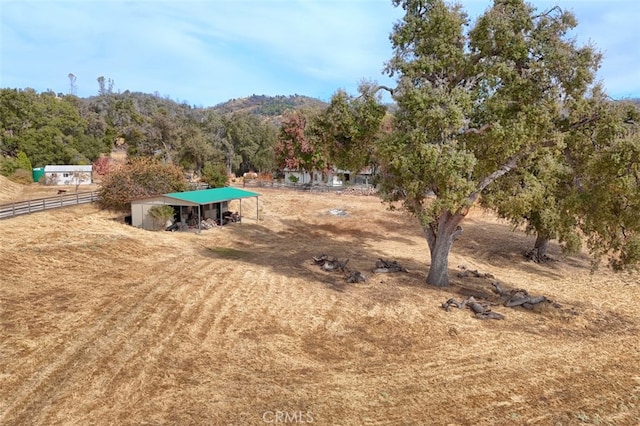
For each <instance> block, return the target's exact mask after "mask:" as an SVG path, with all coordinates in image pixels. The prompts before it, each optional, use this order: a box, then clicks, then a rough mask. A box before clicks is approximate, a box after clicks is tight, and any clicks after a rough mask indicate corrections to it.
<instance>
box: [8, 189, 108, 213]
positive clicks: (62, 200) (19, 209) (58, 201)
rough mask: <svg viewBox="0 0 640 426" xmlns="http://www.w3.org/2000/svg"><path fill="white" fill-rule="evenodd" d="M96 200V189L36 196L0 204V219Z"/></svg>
mask: <svg viewBox="0 0 640 426" xmlns="http://www.w3.org/2000/svg"><path fill="white" fill-rule="evenodd" d="M95 201H98V192H97V191H87V192H74V193H71V194H60V195H56V196H53V197H46V198H37V199H33V200H27V201H17V202H15V203H7V204H0V219H7V218H10V217H14V216H18V215H21V214H29V213H35V212H41V211H44V210H49V209H57V208H60V207H69V206H75V205H78V204H86V203H93V202H95Z"/></svg>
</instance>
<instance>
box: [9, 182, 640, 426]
mask: <svg viewBox="0 0 640 426" xmlns="http://www.w3.org/2000/svg"><path fill="white" fill-rule="evenodd" d="M258 192H260V194H261V197H260V200H259V205H256V204H255V201H254V200H244V201H243V203H242V211H243V213H244V215H245V218H244V219H243V221H242V223H239V224H232V225H229V226H225V227H218V228H213V229H209V230H206V231H203V232H202V233H201V234H195V233H189V232H173V233H172V232H149V231H143V230H140V229H136V228H132V227H130V226H127V225H124V224H121V223H118V222H116V221H114V220H113V218H114V215H113V214H111V213H110V212H108V211H101V210H97V209H96V208H95V207H94V206H90V205H85V206H78V207H73V208H68V209H60V210H55V211H50V212H46V213H38V214H32V215H27V216H21V217H16V218H14V219H8V220H3V221H2V225H3V232H2V233H1V234H0V258H1V259H2V262H0V277H2V279H1V280H0V282H1V283H2V284H1V285H0V309H1V312H2V314H1V315H0V327H2V333H1V334H0V336H1V337H0V351H1V353H2V360H3V361H2V363H1V364H0V424H6V425H19V424H20V425H22V424H94V425H103V424H104V425H106V424H131V425H133V424H141V423H145V424H148V423H153V424H194V425H195V424H214V425H217V424H247V425H259V424H264V423H269V422H272V423H273V420H274V419H273V417H274V416H275V415H276V412H278V413H281V414H280V416H281V417H283V416H284V414H283V413H285V412H286V413H287V415H288V416H290V418H291V417H292V416H297V417H296V418H298V419H300V416H304V418H303V419H304V421H305V423H314V424H321V425H325V424H341V425H358V426H359V425H363V424H372V425H373V424H377V425H383V424H384V425H387V424H433V425H445V424H477V425H513V424H524V423H527V424H528V423H531V424H545V425H546V424H563V425H574V424H585V423H588V424H620V425H627V424H629V425H631V424H638V422H639V420H640V417H639V416H640V346H639V345H638V339H637V336H638V332H639V331H640V314H639V313H638V310H637V308H636V306H635V303H634V301H635V298H636V296H637V290H638V287H637V286H638V282H639V281H640V279H639V278H640V276H638V275H637V274H635V275H631V274H630V275H614V274H612V273H609V272H607V271H598V272H595V273H594V274H591V273H590V268H589V259H588V258H587V257H585V256H576V257H571V258H562V257H561V254H560V251H559V248H558V247H557V245H552V247H551V249H550V250H551V252H550V254H551V255H552V256H555V257H556V258H557V259H558V261H557V262H553V263H551V264H548V265H544V266H542V265H537V264H533V263H529V262H527V261H525V259H524V258H523V256H522V255H521V254H520V253H521V252H522V251H524V250H525V249H527V248H528V247H530V246H531V243H532V238H530V237H527V236H525V235H523V234H520V233H516V232H512V231H511V227H510V226H509V225H508V224H505V223H503V222H501V221H499V220H498V219H496V218H495V217H494V216H493V215H491V214H489V213H486V212H484V211H483V210H480V209H475V210H472V212H471V213H470V216H469V218H468V220H467V221H465V223H464V224H463V225H464V227H465V232H464V234H463V235H462V237H461V238H460V239H459V240H458V241H457V242H456V244H455V245H454V248H453V252H452V256H451V276H452V281H453V284H452V286H451V288H448V289H438V288H429V287H425V285H424V279H425V273H426V266H427V264H428V261H429V258H428V254H427V253H428V252H427V248H426V242H425V240H424V238H423V237H422V232H421V230H420V228H419V226H418V225H417V223H416V222H415V221H414V220H412V219H411V218H410V217H408V216H406V215H405V214H404V213H402V212H401V211H397V210H396V211H391V210H388V209H386V208H385V207H384V206H383V205H382V204H381V203H380V200H379V199H378V198H376V197H364V196H354V195H346V194H343V195H339V194H332V193H331V194H322V195H317V194H311V193H299V192H290V191H278V190H275V189H263V188H261V189H260V190H259V191H258ZM230 208H231V209H233V210H237V209H238V206H237V205H233V204H232V205H231V206H230ZM332 210H340V211H342V212H344V213H346V214H344V215H334V214H331V211H332ZM256 214H257V215H258V216H259V218H260V220H256ZM323 252H324V253H327V254H328V255H329V256H335V257H338V258H340V259H345V258H349V259H350V261H349V263H348V266H349V267H350V268H352V269H357V270H360V271H362V272H363V273H364V274H365V275H366V276H367V281H366V282H362V283H358V284H347V283H346V281H345V279H344V275H343V274H342V273H339V272H325V271H323V270H321V269H320V268H318V266H317V265H315V264H314V262H313V261H312V257H313V256H317V255H318V254H320V253H323ZM378 258H383V259H392V260H396V261H398V262H399V263H401V264H402V265H403V266H405V267H406V268H407V269H408V272H405V273H395V274H391V273H390V274H376V275H373V274H372V273H371V268H372V267H373V265H374V262H375V261H376V259H378ZM458 265H465V266H466V267H467V270H478V271H480V272H481V273H490V274H492V275H493V276H494V278H493V279H489V278H486V277H474V276H466V275H465V274H460V275H458V272H461V270H460V269H459V268H458ZM492 280H498V281H500V282H501V283H503V285H504V286H506V287H510V288H522V287H525V288H526V289H527V290H528V291H529V292H531V293H532V294H535V295H538V294H544V295H546V296H548V297H550V298H551V299H553V300H554V301H555V302H556V303H557V306H550V307H549V308H547V309H544V310H539V311H527V310H524V309H512V308H505V307H503V306H501V305H495V306H493V310H494V311H496V312H500V313H503V314H505V316H506V318H505V319H504V320H502V321H497V320H479V319H476V318H475V317H474V316H473V314H472V313H471V312H470V311H469V310H468V309H466V310H460V309H452V310H451V311H450V312H447V311H445V310H444V309H442V307H441V304H442V303H443V302H444V301H446V300H447V299H449V298H456V299H458V300H460V299H461V298H463V297H466V296H468V295H470V294H474V295H476V296H477V297H482V296H486V297H489V298H490V297H491V281H492ZM298 423H302V422H300V421H298Z"/></svg>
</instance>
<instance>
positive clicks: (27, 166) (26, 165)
mask: <svg viewBox="0 0 640 426" xmlns="http://www.w3.org/2000/svg"><path fill="white" fill-rule="evenodd" d="M16 161H17V163H18V167H19V168H21V169H23V170H32V169H33V166H32V165H31V161H30V160H29V157H27V154H25V153H24V152H22V151H18V158H17V159H16Z"/></svg>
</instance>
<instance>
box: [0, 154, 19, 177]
mask: <svg viewBox="0 0 640 426" xmlns="http://www.w3.org/2000/svg"><path fill="white" fill-rule="evenodd" d="M19 168H20V166H19V165H18V162H17V161H16V159H15V158H12V157H0V174H1V175H2V176H7V177H9V176H11V175H12V174H13V173H14V172H15V171H16V170H18V169H19Z"/></svg>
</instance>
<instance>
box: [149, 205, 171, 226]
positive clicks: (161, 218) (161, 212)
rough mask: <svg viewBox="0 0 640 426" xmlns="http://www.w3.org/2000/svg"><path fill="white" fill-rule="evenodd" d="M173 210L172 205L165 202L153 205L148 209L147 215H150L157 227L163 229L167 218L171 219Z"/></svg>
mask: <svg viewBox="0 0 640 426" xmlns="http://www.w3.org/2000/svg"><path fill="white" fill-rule="evenodd" d="M174 214H175V212H174V210H173V207H171V206H168V205H166V204H162V205H157V206H153V207H151V208H150V209H149V216H151V217H152V218H153V220H154V222H155V225H156V226H157V227H158V229H164V228H165V224H166V223H167V221H168V220H171V221H173V216H174Z"/></svg>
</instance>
